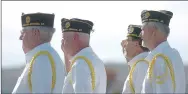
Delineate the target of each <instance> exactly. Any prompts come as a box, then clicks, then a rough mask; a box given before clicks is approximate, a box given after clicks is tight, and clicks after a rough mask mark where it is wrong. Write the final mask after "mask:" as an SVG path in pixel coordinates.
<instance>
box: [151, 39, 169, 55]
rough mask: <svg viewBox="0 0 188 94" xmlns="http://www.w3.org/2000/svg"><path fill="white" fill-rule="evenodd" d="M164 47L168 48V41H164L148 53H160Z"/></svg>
mask: <svg viewBox="0 0 188 94" xmlns="http://www.w3.org/2000/svg"><path fill="white" fill-rule="evenodd" d="M166 47H170V45H169V43H168V41H164V42H162V43H160V44H159V45H158V46H157V47H156V48H155V49H153V50H152V51H151V52H150V53H151V54H156V53H159V52H162V51H163V49H164V48H166Z"/></svg>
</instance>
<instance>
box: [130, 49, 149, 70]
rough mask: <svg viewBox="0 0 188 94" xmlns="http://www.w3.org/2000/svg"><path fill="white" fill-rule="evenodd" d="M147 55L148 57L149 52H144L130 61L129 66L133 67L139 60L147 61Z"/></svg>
mask: <svg viewBox="0 0 188 94" xmlns="http://www.w3.org/2000/svg"><path fill="white" fill-rule="evenodd" d="M147 55H148V52H142V53H140V54H138V55H136V56H135V57H134V58H133V59H132V60H130V61H129V62H128V65H130V66H131V67H132V66H133V64H134V63H135V62H136V61H137V60H139V59H145V58H146V57H147Z"/></svg>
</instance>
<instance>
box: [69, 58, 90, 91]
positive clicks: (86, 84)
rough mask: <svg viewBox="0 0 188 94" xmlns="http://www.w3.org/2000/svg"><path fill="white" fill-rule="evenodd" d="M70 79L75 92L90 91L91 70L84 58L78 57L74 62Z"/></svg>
mask: <svg viewBox="0 0 188 94" xmlns="http://www.w3.org/2000/svg"><path fill="white" fill-rule="evenodd" d="M72 81H73V88H74V92H75V93H92V84H91V72H90V69H89V66H88V64H87V63H86V62H85V61H84V60H80V59H78V60H77V61H76V62H75V63H74V65H73V67H72Z"/></svg>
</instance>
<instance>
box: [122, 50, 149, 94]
mask: <svg viewBox="0 0 188 94" xmlns="http://www.w3.org/2000/svg"><path fill="white" fill-rule="evenodd" d="M147 55H148V52H143V53H140V54H138V55H137V56H135V57H134V58H133V59H132V60H130V61H129V62H128V65H129V66H130V68H133V66H134V65H135V64H136V62H138V63H137V64H136V66H135V67H134V68H135V69H134V71H133V73H132V84H133V87H131V86H130V73H129V75H128V76H127V79H126V81H125V83H124V87H123V92H122V93H140V92H141V90H142V83H143V80H144V78H145V75H146V73H147V69H148V66H149V64H148V62H144V61H139V60H144V59H145V58H146V57H147ZM133 89H134V91H133Z"/></svg>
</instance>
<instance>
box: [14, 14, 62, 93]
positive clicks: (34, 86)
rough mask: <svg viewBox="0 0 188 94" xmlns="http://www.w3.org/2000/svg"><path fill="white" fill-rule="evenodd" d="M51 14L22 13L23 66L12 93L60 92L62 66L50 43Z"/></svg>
mask: <svg viewBox="0 0 188 94" xmlns="http://www.w3.org/2000/svg"><path fill="white" fill-rule="evenodd" d="M54 17H55V15H54V14H47V13H32V14H22V16H21V20H22V28H23V30H22V32H21V36H20V40H22V42H23V45H22V47H23V51H24V53H25V57H26V67H25V69H24V71H23V73H22V74H21V76H20V77H19V78H18V81H17V84H16V86H15V88H14V90H13V92H12V93H18V94H19V93H25V94H27V93H61V92H62V88H63V84H64V78H65V75H66V74H65V66H64V64H63V62H62V60H61V58H60V56H59V55H58V53H57V52H56V51H55V49H54V48H53V47H52V46H51V44H50V41H51V39H52V36H53V33H54V32H55V28H53V25H54Z"/></svg>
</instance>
